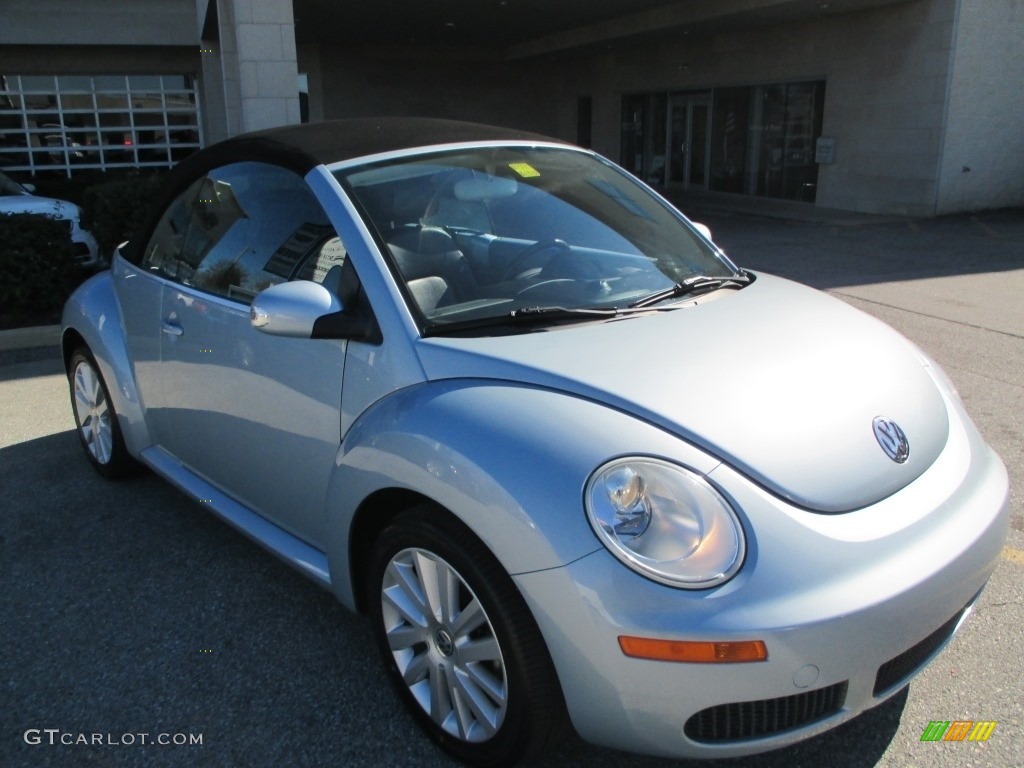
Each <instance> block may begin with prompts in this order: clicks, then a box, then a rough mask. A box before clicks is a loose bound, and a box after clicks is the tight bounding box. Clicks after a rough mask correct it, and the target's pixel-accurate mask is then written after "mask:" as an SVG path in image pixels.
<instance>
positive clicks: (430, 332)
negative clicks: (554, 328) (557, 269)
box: [424, 306, 674, 336]
mask: <svg viewBox="0 0 1024 768" xmlns="http://www.w3.org/2000/svg"><path fill="white" fill-rule="evenodd" d="M670 309H674V307H559V306H543V307H541V306H538V307H521V308H519V309H513V310H511V311H509V312H507V313H506V314H503V315H492V316H491V317H482V318H479V319H474V320H463V321H456V322H452V323H433V324H431V325H429V326H428V327H427V328H426V329H425V332H424V335H425V336H439V335H445V334H452V333H462V332H465V331H477V330H481V329H484V328H498V327H501V326H504V327H506V328H512V327H515V326H521V325H545V324H547V323H556V322H558V321H560V320H570V321H572V320H574V321H576V322H586V321H588V320H607V319H614V318H616V317H627V316H629V315H636V314H642V313H645V312H647V313H649V312H662V311H665V310H670Z"/></svg>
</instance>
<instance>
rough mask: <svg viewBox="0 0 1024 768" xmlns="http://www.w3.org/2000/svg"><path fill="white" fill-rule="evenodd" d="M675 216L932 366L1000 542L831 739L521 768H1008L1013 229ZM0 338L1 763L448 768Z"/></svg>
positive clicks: (287, 589)
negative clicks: (89, 451)
mask: <svg viewBox="0 0 1024 768" xmlns="http://www.w3.org/2000/svg"><path fill="white" fill-rule="evenodd" d="M802 210H804V211H806V210H807V209H806V208H805V209H802ZM688 212H689V213H691V214H692V215H694V216H695V217H696V218H698V219H700V220H702V221H704V222H705V223H706V224H708V225H709V226H711V228H712V229H713V231H714V233H715V237H716V240H717V241H718V242H719V243H720V244H721V245H722V246H723V247H724V248H725V250H726V251H727V252H728V253H729V254H730V256H731V257H732V258H733V259H734V260H735V261H737V262H738V263H739V264H740V265H742V266H745V267H748V268H750V269H754V270H763V271H768V272H773V273H776V274H780V275H783V276H786V277H790V278H793V279H795V280H799V281H801V282H805V283H808V284H810V285H813V286H816V287H818V288H821V289H824V290H827V291H829V292H830V293H832V294H833V295H835V296H837V297H839V298H840V299H842V300H844V301H846V302H848V303H850V304H852V305H853V306H855V307H858V308H860V309H862V310H864V311H865V312H868V313H870V314H872V315H875V316H877V317H879V318H881V319H882V320H884V321H885V322H887V323H889V324H890V325H892V326H894V327H895V328H897V329H898V330H899V331H901V332H902V333H904V334H905V335H906V336H908V337H909V338H911V339H912V340H913V341H915V342H916V343H918V344H919V345H920V346H922V347H923V348H924V349H925V350H926V351H927V352H928V353H929V354H930V355H932V356H933V357H934V358H935V359H936V360H937V361H938V362H939V363H940V364H941V365H942V366H943V367H944V368H945V370H946V371H947V372H948V373H949V375H950V377H951V378H952V380H953V382H954V383H955V385H956V386H957V388H958V390H959V392H960V395H961V397H962V398H963V400H964V402H965V403H966V405H967V409H968V411H969V412H970V413H971V414H972V416H973V418H974V419H975V421H976V422H977V424H978V426H979V428H980V429H981V431H982V433H983V434H984V435H985V437H986V439H987V440H988V441H989V443H990V444H991V445H992V446H993V447H994V448H995V449H996V451H997V452H998V453H999V454H1000V455H1001V456H1002V458H1003V460H1004V462H1005V463H1006V465H1007V468H1008V470H1009V472H1010V476H1011V483H1012V486H1013V490H1012V530H1011V533H1010V539H1009V541H1008V546H1007V549H1006V550H1005V551H1004V553H1003V557H1002V558H1001V560H1000V562H999V565H998V567H997V569H996V572H995V574H994V576H993V578H992V580H991V582H990V583H989V586H988V588H987V590H986V591H985V593H984V594H983V596H982V598H981V600H980V601H979V603H978V605H977V607H976V610H975V612H974V614H973V616H972V617H971V618H970V620H969V621H968V622H967V624H966V625H965V626H964V628H963V629H962V631H961V632H960V633H958V635H957V636H956V637H955V638H954V639H953V641H952V642H951V643H950V645H949V646H948V647H947V648H946V650H945V651H944V652H943V653H942V654H941V655H940V656H939V658H938V659H937V660H936V661H935V662H934V663H933V664H931V666H929V667H928V668H927V669H926V670H925V671H924V672H923V673H922V674H921V675H920V676H918V677H917V678H916V679H915V681H914V682H913V683H912V684H911V686H910V687H909V689H907V690H905V691H904V692H902V693H901V694H899V695H897V696H896V697H895V698H894V699H890V700H889V701H888V702H886V703H885V704H883V705H881V706H879V707H877V708H876V709H874V710H872V711H870V712H868V713H866V714H864V715H862V716H861V717H859V718H857V719H855V720H854V721H851V722H850V723H848V724H846V725H844V726H842V727H840V728H838V729H836V730H834V731H831V732H829V733H827V734H825V735H823V736H820V737H817V738H814V739H811V740H809V741H806V742H803V743H801V744H799V745H797V746H795V747H791V748H787V749H783V750H779V751H777V752H773V753H768V754H765V755H761V756H758V757H755V758H748V759H743V760H727V761H722V762H718V763H677V762H673V761H666V760H659V759H654V758H645V757H635V756H631V755H624V754H622V753H618V752H613V751H610V750H606V749H599V748H596V747H591V746H588V745H584V744H581V743H578V742H575V741H574V742H570V743H566V744H565V745H564V746H563V747H562V748H561V749H559V750H558V751H557V752H555V753H553V754H551V755H549V756H547V757H546V758H545V759H544V760H542V761H540V762H538V763H536V765H538V766H544V767H551V768H553V767H554V766H558V767H559V768H576V767H579V768H582V767H583V766H587V767H588V768H590V767H593V768H602V767H606V766H637V767H638V768H669V767H670V766H680V768H681V767H682V766H690V768H704V767H706V766H711V765H715V766H720V767H721V768H730V767H732V766H751V767H752V768H782V767H783V766H785V767H786V768H799V767H801V766H806V767H807V768H819V767H820V766H830V767H833V768H866V767H867V766H886V767H887V768H888V767H896V766H900V767H903V766H918V765H928V766H929V767H930V768H940V767H943V766H995V767H997V768H1011V766H1021V765H1024V705H1022V700H1024V697H1022V696H1021V690H1020V689H1021V684H1022V682H1024V656H1022V654H1021V652H1020V649H1021V648H1024V586H1022V584H1024V497H1022V492H1024V440H1022V437H1024V416H1022V414H1024V300H1022V298H1024V211H1020V210H1017V211H995V212H986V213H979V214H976V215H962V216H951V217H944V218H939V219H932V220H903V219H881V218H877V217H861V216H856V215H850V214H844V215H838V214H837V215H829V213H828V212H814V213H813V215H812V216H807V215H804V214H801V215H799V216H796V217H794V216H793V215H789V214H787V213H786V212H785V211H783V212H782V213H781V214H780V215H781V216H782V218H769V217H758V216H751V215H738V214H737V213H735V212H730V211H724V210H721V209H719V208H715V207H714V206H713V205H710V204H701V203H700V202H699V201H698V202H697V203H694V205H693V206H691V207H690V208H688ZM5 338H6V339H8V340H9V339H10V337H9V336H8V337H4V336H3V335H2V334H0V499H3V502H2V513H0V616H2V620H0V648H2V649H3V650H2V652H0V686H2V689H0V726H2V727H0V766H3V767H4V768H8V767H9V768H14V767H17V766H27V767H28V766H31V767H32V768H35V767H37V766H61V767H63V766H147V767H148V766H190V767H191V766H246V767H247V768H248V767H252V768H262V766H268V767H274V768H277V767H278V766H364V765H365V766H447V765H451V762H450V761H449V760H448V759H447V758H446V757H445V756H444V755H443V754H442V753H441V752H440V751H438V750H437V749H435V748H434V747H433V746H432V745H431V744H430V743H429V742H428V741H427V740H426V739H425V738H424V737H423V736H421V735H420V733H419V732H418V730H417V729H416V727H415V726H414V725H413V724H412V721H411V719H410V718H409V717H408V716H407V715H406V714H405V712H404V711H403V709H402V707H401V705H400V703H399V701H398V699H397V698H396V697H395V696H394V694H393V693H392V692H391V690H390V689H389V688H388V685H387V681H386V679H385V677H384V674H383V670H382V668H381V665H380V663H379V661H378V660H377V657H376V652H375V649H374V648H373V646H372V642H371V635H370V631H369V627H368V624H367V622H366V621H365V620H364V619H363V618H361V617H358V616H353V615H350V614H348V613H347V612H346V611H345V610H344V609H342V608H341V607H340V606H338V605H337V604H336V603H335V602H334V601H333V599H332V598H331V596H330V595H328V594H327V593H326V592H323V591H321V590H319V589H318V588H317V587H315V586H314V585H312V584H311V583H309V582H307V581H306V580H304V579H303V577H301V576H300V575H298V574H297V573H295V572H293V571H292V570H290V569H289V568H288V567H286V566H284V565H282V564H281V563H279V562H278V561H277V560H275V559H274V558H272V557H270V556H269V555H267V554H266V553H264V552H263V551H262V550H261V549H259V548H258V547H257V546H255V545H254V544H252V543H250V542H249V541H248V540H247V539H245V538H244V537H242V536H241V535H239V534H237V533H235V532H234V530H232V529H231V528H229V527H228V526H227V525H225V524H223V523H221V522H219V521H217V520H216V519H214V518H213V517H212V516H210V515H209V514H207V513H205V512H204V511H203V510H202V509H201V508H200V507H199V506H198V505H196V504H195V503H194V502H192V501H190V500H189V499H187V498H185V497H184V496H183V495H181V494H179V493H178V492H176V491H174V490H173V489H171V488H170V487H168V486H167V485H166V484H165V483H163V482H162V481H160V480H159V479H157V478H156V477H154V476H152V475H150V474H145V473H144V474H142V475H140V476H139V477H136V478H133V479H130V480H128V481H125V482H121V483H108V482H105V481H104V480H102V479H101V478H100V477H98V476H97V475H96V474H95V473H94V472H93V471H92V470H91V468H90V467H89V465H88V464H87V462H86V460H85V458H84V457H83V456H82V455H81V448H80V446H79V444H78V442H77V438H76V436H75V433H74V422H73V419H72V416H71V411H70V407H69V404H68V396H67V384H66V381H65V379H64V377H63V372H62V370H61V366H60V363H59V360H58V353H57V349H56V348H55V347H53V346H50V345H51V344H52V341H53V336H52V335H50V336H47V335H46V333H45V332H44V333H43V334H42V336H41V337H39V338H40V339H41V341H39V342H38V343H41V344H43V345H44V346H41V347H35V348H27V349H26V348H24V347H25V344H26V343H27V344H32V343H33V342H32V338H33V336H32V334H31V333H30V334H28V339H29V340H28V341H27V342H25V341H21V342H18V343H17V344H8V345H7V346H6V347H5V345H4V339H5ZM10 346H15V347H18V348H16V349H10V348H9V347H10ZM934 720H942V721H945V720H950V721H953V720H974V721H982V720H984V721H994V722H996V724H997V725H996V727H995V729H994V730H993V732H992V734H991V736H990V738H989V739H988V741H985V742H939V743H933V742H923V741H921V736H922V733H923V732H924V730H925V728H926V727H927V726H928V724H929V722H930V721H934ZM143 734H145V736H143ZM197 737H198V740H200V741H201V743H195V742H196V740H197ZM83 740H84V742H85V743H82V742H83ZM51 741H52V742H53V743H51ZM62 741H63V742H68V741H70V742H72V743H62ZM160 741H166V742H168V743H167V744H161V743H159V742H160ZM182 742H184V743H182Z"/></svg>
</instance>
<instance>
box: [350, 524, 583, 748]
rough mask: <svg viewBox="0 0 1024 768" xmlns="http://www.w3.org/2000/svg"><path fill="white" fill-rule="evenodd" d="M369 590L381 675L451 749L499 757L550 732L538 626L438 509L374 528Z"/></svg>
mask: <svg viewBox="0 0 1024 768" xmlns="http://www.w3.org/2000/svg"><path fill="white" fill-rule="evenodd" d="M369 590H370V594H369V603H368V604H369V606H370V612H371V615H372V618H373V626H374V633H375V635H376V638H377V643H378V646H379V648H380V651H381V655H382V657H383V658H384V662H385V665H386V666H387V668H388V672H389V674H390V677H391V679H392V682H393V683H394V684H395V687H396V688H397V689H398V691H399V692H400V695H401V696H402V698H403V699H404V700H405V703H406V705H407V706H408V707H409V709H410V710H411V712H412V713H413V716H414V717H415V718H416V719H417V720H418V721H419V723H420V725H421V726H422V727H423V728H424V729H425V730H426V731H427V732H428V733H429V734H430V735H431V736H432V737H433V738H434V739H435V741H437V742H438V743H439V744H440V745H441V747H443V748H444V749H445V750H446V751H448V752H449V753H450V754H451V755H453V756H454V757H456V758H458V759H459V760H462V761H465V762H468V763H472V764H476V765H488V766H499V765H510V764H512V763H514V762H516V761H517V760H519V759H522V758H524V757H528V756H530V755H533V754H536V753H537V752H539V751H540V750H542V749H543V748H544V747H545V746H546V745H547V744H548V743H549V741H550V739H551V738H552V737H553V736H555V735H557V733H558V732H559V731H560V729H561V727H562V725H563V722H564V714H563V713H564V705H563V704H562V698H561V690H560V689H559V687H558V683H557V679H556V677H555V672H554V668H553V666H552V664H551V660H550V657H549V656H548V653H547V649H546V647H545V645H544V641H543V638H542V637H541V634H540V630H539V629H538V628H537V625H536V622H535V621H534V620H533V616H532V615H531V614H530V612H529V610H528V609H527V607H526V604H525V602H524V601H523V598H522V596H521V595H520V594H519V592H518V590H517V589H516V587H515V585H514V584H513V582H512V579H511V578H510V577H509V576H508V574H507V573H506V572H505V571H504V569H503V568H502V567H501V565H500V564H499V563H498V561H497V560H496V559H495V558H494V556H493V555H492V554H491V553H490V552H489V551H488V550H487V549H486V548H485V547H484V545H483V544H482V543H481V542H480V541H479V539H477V538H476V537H475V536H474V535H473V534H472V533H471V532H470V531H469V530H468V529H466V528H465V527H464V526H462V525H461V524H460V523H458V522H457V521H455V520H454V519H452V518H450V516H449V515H448V514H447V513H446V512H444V511H443V510H441V509H439V508H437V507H434V506H432V505H425V506H423V507H419V508H417V509H414V510H410V511H409V512H406V513H403V514H401V515H399V516H398V517H397V518H396V519H395V521H394V522H393V523H392V524H391V525H390V526H389V527H388V528H386V529H385V530H384V532H383V533H382V534H381V536H380V537H379V539H378V540H377V542H376V544H375V546H374V550H373V554H372V556H371V564H370V579H369Z"/></svg>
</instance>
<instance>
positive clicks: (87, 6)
mask: <svg viewBox="0 0 1024 768" xmlns="http://www.w3.org/2000/svg"><path fill="white" fill-rule="evenodd" d="M195 17H196V5H195V0H130V1H129V2H117V3H113V2H110V1H109V0H73V1H71V0H2V2H0V45H158V46H176V45H194V44H195V43H196V40H197V37H196V21H195Z"/></svg>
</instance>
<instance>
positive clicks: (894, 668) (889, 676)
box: [872, 608, 967, 696]
mask: <svg viewBox="0 0 1024 768" xmlns="http://www.w3.org/2000/svg"><path fill="white" fill-rule="evenodd" d="M966 610H967V609H966V608H964V611H966ZM964 611H960V612H959V613H957V614H956V616H954V617H953V618H951V619H950V620H949V621H947V622H946V623H945V624H943V625H942V626H941V627H939V628H938V629H936V630H935V631H934V632H932V633H931V634H930V635H928V637H926V638H925V639H924V640H922V641H921V642H920V643H918V644H917V645H915V646H914V647H913V648H910V649H908V650H906V651H904V652H903V653H901V654H900V655H899V656H897V657H896V658H894V659H890V660H889V661H887V662H885V664H883V665H882V666H881V667H879V668H878V674H877V675H875V689H874V691H872V694H873V695H875V696H878V695H879V694H882V693H885V692H886V691H888V690H890V689H892V688H894V687H895V686H897V685H899V684H900V683H902V682H903V681H904V680H906V679H907V678H908V677H910V676H911V675H912V674H913V673H914V672H916V671H917V670H918V669H919V668H920V666H921V665H922V664H924V663H925V662H926V661H927V660H928V658H929V657H930V656H931V655H932V654H933V653H935V651H937V650H938V648H939V646H941V645H942V644H943V643H944V642H946V640H948V639H949V636H950V635H952V634H953V630H954V629H956V625H957V622H958V621H960V617H961V616H963V615H964Z"/></svg>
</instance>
